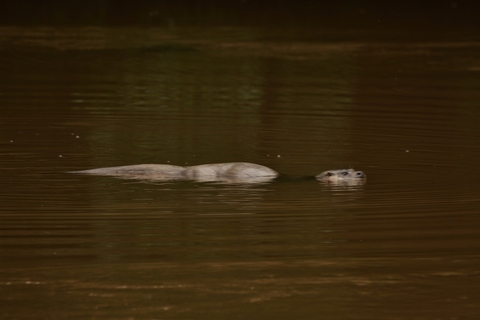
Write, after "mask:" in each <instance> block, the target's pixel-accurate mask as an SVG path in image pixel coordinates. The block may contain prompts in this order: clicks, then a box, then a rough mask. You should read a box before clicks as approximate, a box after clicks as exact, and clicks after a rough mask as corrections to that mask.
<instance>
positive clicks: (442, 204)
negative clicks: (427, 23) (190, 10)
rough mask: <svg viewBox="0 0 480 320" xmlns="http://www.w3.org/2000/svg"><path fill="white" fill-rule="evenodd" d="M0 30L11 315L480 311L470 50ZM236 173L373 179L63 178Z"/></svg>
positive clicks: (425, 314)
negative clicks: (130, 169) (327, 173)
mask: <svg viewBox="0 0 480 320" xmlns="http://www.w3.org/2000/svg"><path fill="white" fill-rule="evenodd" d="M1 31H2V32H1V36H0V44H1V50H0V57H1V58H2V61H4V63H3V64H1V65H0V70H1V72H0V81H1V83H2V89H1V92H0V103H1V104H2V105H3V106H4V114H3V116H2V117H0V124H1V126H0V137H1V141H0V146H1V150H2V157H0V163H1V165H0V167H1V168H2V169H1V170H2V182H3V184H2V185H3V187H2V190H1V194H2V209H0V221H1V228H2V231H1V234H0V256H1V257H2V259H1V267H0V275H1V276H0V278H1V279H2V280H1V281H0V288H1V291H2V292H3V293H4V294H3V295H2V298H1V299H2V301H4V302H6V303H5V305H6V307H4V308H3V309H2V314H3V315H4V316H5V317H9V318H31V317H32V314H35V315H37V314H40V312H41V314H42V315H45V317H47V318H70V317H71V318H81V319H84V318H92V317H97V318H98V317H102V318H121V317H126V316H127V317H140V318H165V317H166V318H168V317H171V318H205V319H212V318H219V319H220V318H221V319H225V318H235V317H238V318H246V317H249V318H259V317H262V318H264V317H267V318H271V317H280V318H282V317H288V318H291V317H293V316H296V317H298V316H300V317H302V318H314V317H315V318H317V317H318V316H319V315H320V317H321V316H323V317H325V318H342V319H343V318H356V317H360V318H368V319H375V318H377V319H384V318H388V317H391V315H392V314H395V315H396V317H397V318H403V319H411V318H422V319H423V318H460V317H471V316H473V315H477V314H478V312H479V310H478V304H477V303H476V301H478V299H479V295H480V294H479V293H480V291H479V290H478V288H477V287H478V286H477V285H476V283H477V280H478V277H479V275H478V271H477V269H478V268H477V266H478V256H479V250H478V241H479V240H480V239H479V236H478V234H479V232H478V228H479V225H480V224H479V222H480V221H479V218H478V207H479V199H478V196H477V195H478V194H479V192H480V190H479V186H478V181H479V173H477V171H476V170H475V167H476V162H477V161H476V159H478V157H479V148H478V145H479V139H480V131H479V130H480V129H479V128H480V127H479V126H478V120H479V117H480V115H479V110H478V108H477V104H478V100H479V94H478V92H479V90H478V80H477V78H478V74H477V72H478V69H479V66H480V60H479V59H478V57H479V55H478V51H479V47H480V46H479V45H478V43H477V42H476V41H474V40H472V39H471V38H469V39H467V40H465V41H462V39H460V38H458V39H453V40H452V39H447V40H444V41H440V40H438V38H436V39H435V42H434V41H430V42H428V43H424V42H422V43H417V42H416V41H407V40H405V38H407V39H408V36H406V35H402V36H401V37H400V38H401V39H402V41H401V42H400V41H397V42H396V41H394V39H393V40H392V41H389V42H388V43H385V42H384V41H378V39H380V38H384V37H387V38H389V37H390V38H391V37H395V34H393V35H392V34H389V33H388V32H387V31H385V32H386V33H385V34H383V37H379V35H378V34H376V35H373V36H372V39H370V40H369V38H368V36H365V34H363V37H364V38H362V39H366V40H358V39H355V37H352V34H353V35H355V32H354V31H348V32H347V31H345V32H346V33H347V34H346V35H345V36H344V37H339V38H338V39H343V40H342V41H340V40H337V41H326V40H325V37H324V36H326V35H327V34H328V32H326V31H324V32H323V33H322V32H321V31H318V30H317V31H311V32H312V33H311V34H304V38H302V39H301V40H298V39H297V38H296V37H295V34H292V35H291V36H289V35H288V34H287V35H286V34H283V33H281V32H280V31H278V30H277V31H275V30H261V29H258V30H255V29H249V28H237V29H215V28H211V29H202V28H200V29H188V28H184V29H182V28H176V29H173V30H172V29H161V28H145V29H140V28H74V27H71V28H47V27H41V28H34V27H32V28H16V27H15V28H14V27H3V28H2V30H1ZM305 32H307V31H305ZM337 32H338V35H339V36H340V35H341V31H337ZM377 32H379V31H377ZM276 33H281V34H276ZM380 33H381V32H380ZM289 37H291V38H289ZM330 37H332V36H331V35H330ZM305 39H309V40H308V41H306V40H305ZM328 39H331V38H328ZM230 161H249V162H254V163H260V164H262V165H266V166H268V167H271V168H273V169H274V170H276V171H278V172H280V173H282V174H285V175H289V176H290V177H297V176H298V177H303V176H310V177H313V176H315V175H317V174H319V173H320V172H323V171H324V170H327V169H332V168H342V167H344V168H351V167H355V168H357V169H358V170H363V171H365V173H366V174H367V175H368V183H367V184H360V185H341V184H337V185H331V184H325V183H321V182H319V181H316V180H315V179H302V178H298V179H297V178H289V179H278V180H276V181H269V182H264V183H258V184H240V183H212V182H158V181H157V182H152V181H134V180H125V179H114V178H110V177H101V176H80V175H72V174H68V173H66V172H67V171H72V170H81V169H86V168H97V167H108V166H115V165H127V164H136V163H170V164H178V165H195V164H202V163H217V162H230ZM25 305H28V306H29V308H25Z"/></svg>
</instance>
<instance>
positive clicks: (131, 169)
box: [73, 162, 366, 184]
mask: <svg viewBox="0 0 480 320" xmlns="http://www.w3.org/2000/svg"><path fill="white" fill-rule="evenodd" d="M73 173H83V174H91V175H101V176H116V177H121V178H125V179H139V180H155V181H182V180H195V181H224V182H251V183H255V182H267V181H270V180H273V179H275V178H277V177H278V176H279V173H278V172H276V171H275V170H272V169H270V168H268V167H265V166H262V165H259V164H255V163H249V162H227V163H213V164H202V165H198V166H189V167H182V166H174V165H169V164H137V165H131V166H120V167H108V168H99V169H91V170H83V171H73ZM315 178H316V179H317V180H319V181H323V182H328V183H357V184H358V183H361V182H363V181H365V179H366V175H365V174H364V173H363V172H362V171H355V170H353V169H344V170H343V169H342V170H329V171H325V172H322V173H321V174H319V175H317V176H315Z"/></svg>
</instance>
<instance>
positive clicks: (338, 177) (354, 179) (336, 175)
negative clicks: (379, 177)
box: [315, 169, 367, 184]
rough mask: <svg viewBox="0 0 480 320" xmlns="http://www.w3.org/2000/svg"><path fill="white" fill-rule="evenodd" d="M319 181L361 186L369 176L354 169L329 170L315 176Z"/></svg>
mask: <svg viewBox="0 0 480 320" xmlns="http://www.w3.org/2000/svg"><path fill="white" fill-rule="evenodd" d="M315 178H317V180H320V181H323V182H328V183H338V184H360V183H363V182H365V180H366V179H367V176H366V175H365V173H363V172H362V171H355V170H353V169H341V170H328V171H324V172H322V173H320V174H319V175H318V176H315Z"/></svg>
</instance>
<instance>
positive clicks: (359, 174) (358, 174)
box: [355, 171, 365, 178]
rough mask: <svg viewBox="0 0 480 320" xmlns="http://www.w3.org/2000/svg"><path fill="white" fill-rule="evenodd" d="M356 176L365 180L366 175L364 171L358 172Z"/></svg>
mask: <svg viewBox="0 0 480 320" xmlns="http://www.w3.org/2000/svg"><path fill="white" fill-rule="evenodd" d="M355 175H356V177H357V178H365V173H363V172H362V171H357V172H356V173H355Z"/></svg>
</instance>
